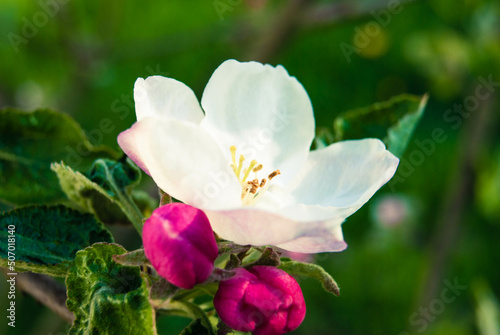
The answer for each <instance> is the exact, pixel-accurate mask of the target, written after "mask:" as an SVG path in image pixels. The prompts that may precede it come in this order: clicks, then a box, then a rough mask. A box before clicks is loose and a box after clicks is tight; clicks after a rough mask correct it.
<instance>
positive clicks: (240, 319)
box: [214, 265, 306, 335]
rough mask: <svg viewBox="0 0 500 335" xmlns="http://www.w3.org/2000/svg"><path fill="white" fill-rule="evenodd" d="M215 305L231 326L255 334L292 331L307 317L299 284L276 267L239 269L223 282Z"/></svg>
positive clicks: (216, 296) (263, 334)
mask: <svg viewBox="0 0 500 335" xmlns="http://www.w3.org/2000/svg"><path fill="white" fill-rule="evenodd" d="M214 306H215V309H216V310H217V313H218V314H219V317H220V318H221V320H222V321H224V323H226V324H227V325H228V326H229V327H231V328H233V329H236V330H240V331H244V332H252V334H255V335H266V334H269V335H271V334H284V333H287V332H290V331H292V330H294V329H295V328H297V327H298V326H299V325H300V324H301V323H302V321H303V320H304V317H305V316H306V304H305V302H304V296H303V295H302V290H301V289H300V286H299V284H298V283H297V282H296V281H295V279H293V277H292V276H290V275H289V274H288V273H286V272H285V271H283V270H280V269H277V268H275V267H272V266H262V265H259V266H254V267H252V268H250V269H244V268H237V269H236V274H235V275H234V277H231V278H229V279H226V280H223V281H221V283H220V285H219V289H218V291H217V293H216V294H215V297H214Z"/></svg>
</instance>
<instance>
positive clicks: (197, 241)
mask: <svg viewBox="0 0 500 335" xmlns="http://www.w3.org/2000/svg"><path fill="white" fill-rule="evenodd" d="M142 240H143V244H144V252H145V254H146V257H147V258H148V259H149V261H150V262H151V264H152V265H153V267H154V268H155V269H156V271H157V272H158V274H160V276H162V277H163V278H165V279H166V280H168V281H169V282H171V283H172V284H174V285H176V286H179V287H182V288H185V289H190V288H193V286H194V285H196V284H200V283H202V282H204V281H205V280H206V279H207V278H208V276H209V275H210V274H211V273H212V270H213V268H214V261H215V258H217V254H218V248H217V244H216V242H215V237H214V233H213V232H212V228H211V227H210V222H209V221H208V218H207V216H206V215H205V213H203V211H201V210H199V209H197V208H194V207H191V206H188V205H185V204H181V203H172V204H168V205H164V206H161V207H159V208H157V209H155V210H154V211H153V214H152V215H151V217H150V218H149V219H147V220H146V222H145V223H144V227H143V230H142Z"/></svg>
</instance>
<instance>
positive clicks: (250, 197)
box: [229, 145, 281, 206]
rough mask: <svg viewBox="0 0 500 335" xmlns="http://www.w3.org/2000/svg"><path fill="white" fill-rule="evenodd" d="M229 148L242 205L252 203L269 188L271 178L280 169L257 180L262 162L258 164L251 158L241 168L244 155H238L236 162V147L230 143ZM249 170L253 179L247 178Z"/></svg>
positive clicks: (277, 173) (278, 172)
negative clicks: (246, 164)
mask: <svg viewBox="0 0 500 335" xmlns="http://www.w3.org/2000/svg"><path fill="white" fill-rule="evenodd" d="M229 150H230V151H231V158H232V159H233V163H232V164H231V167H232V168H233V171H234V174H235V175H236V177H237V178H238V181H239V182H240V184H241V203H242V204H243V206H251V205H254V204H255V203H256V202H257V200H259V199H260V198H261V197H262V195H263V194H264V193H265V192H266V190H267V189H268V188H269V184H270V183H271V180H272V179H273V178H274V177H276V176H277V175H279V174H281V172H280V170H275V171H273V172H272V173H271V174H269V175H268V176H267V179H266V178H262V179H260V181H259V176H258V172H259V171H260V170H262V168H263V166H262V164H258V163H257V161H256V160H252V161H251V162H250V165H249V166H248V167H246V168H243V162H244V161H245V157H244V156H243V155H240V158H239V162H238V164H236V147H235V146H234V145H232V146H231V147H230V148H229ZM242 170H243V171H242ZM251 172H253V173H254V174H255V177H254V179H253V180H247V179H248V177H249V176H250V173H251Z"/></svg>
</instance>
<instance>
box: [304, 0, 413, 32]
mask: <svg viewBox="0 0 500 335" xmlns="http://www.w3.org/2000/svg"><path fill="white" fill-rule="evenodd" d="M390 2H391V1H387V0H383V1H365V2H353V1H343V2H334V3H327V4H321V5H317V6H315V7H313V8H311V9H310V10H309V11H307V12H306V13H305V14H304V17H303V19H302V24H303V26H305V27H307V26H309V27H314V26H325V25H328V26H330V25H334V24H337V23H340V22H343V21H347V20H352V19H356V18H360V17H364V16H368V15H369V14H370V13H371V12H372V11H376V12H378V11H380V10H382V9H387V8H388V7H389V3H390ZM410 2H416V1H413V0H401V1H399V5H398V6H399V8H401V9H402V8H403V7H404V6H405V5H406V4H409V3H410Z"/></svg>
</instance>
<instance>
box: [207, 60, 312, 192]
mask: <svg viewBox="0 0 500 335" xmlns="http://www.w3.org/2000/svg"><path fill="white" fill-rule="evenodd" d="M201 103H202V106H203V109H204V110H205V113H206V117H205V119H204V120H203V121H202V127H205V128H206V129H209V130H210V131H212V132H214V133H217V134H218V135H217V136H218V138H217V140H218V141H219V142H220V143H221V145H222V147H223V150H229V146H231V145H235V146H236V147H237V149H238V153H237V154H238V155H239V154H240V153H241V154H243V155H245V158H247V159H248V160H251V159H256V160H257V161H258V162H259V163H261V164H263V165H264V170H263V171H262V177H264V176H266V175H267V174H268V173H270V172H272V171H273V170H276V169H280V170H281V172H282V175H281V176H279V178H276V181H275V182H276V183H278V184H283V185H285V184H286V182H287V181H288V180H290V179H291V178H292V177H293V175H294V174H295V173H297V172H298V170H299V168H300V166H301V165H302V164H303V162H304V161H305V159H306V158H307V155H308V152H309V147H310V145H311V142H312V140H313V138H314V117H313V110H312V106H311V102H310V100H309V97H308V95H307V93H306V91H305V90H304V87H302V85H301V84H300V83H299V82H298V81H297V79H295V78H294V77H290V76H289V75H288V73H287V72H286V70H285V69H284V68H283V67H282V66H278V67H276V68H275V67H272V66H270V65H262V64H260V63H256V62H249V63H239V62H237V61H235V60H228V61H226V62H224V63H223V64H222V65H220V66H219V67H218V68H217V70H216V71H215V72H214V74H213V75H212V77H211V78H210V81H209V82H208V84H207V86H206V88H205V91H204V92H203V98H202V100H201Z"/></svg>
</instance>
